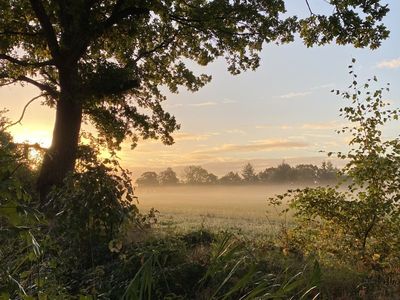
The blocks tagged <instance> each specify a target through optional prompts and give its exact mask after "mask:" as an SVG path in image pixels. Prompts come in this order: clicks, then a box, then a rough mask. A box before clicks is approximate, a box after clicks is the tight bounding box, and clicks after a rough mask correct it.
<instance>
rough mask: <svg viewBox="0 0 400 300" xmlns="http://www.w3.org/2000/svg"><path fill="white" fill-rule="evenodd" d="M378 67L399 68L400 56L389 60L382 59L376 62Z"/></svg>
mask: <svg viewBox="0 0 400 300" xmlns="http://www.w3.org/2000/svg"><path fill="white" fill-rule="evenodd" d="M378 68H381V69H397V68H400V57H399V58H396V59H391V60H384V61H381V62H380V63H378Z"/></svg>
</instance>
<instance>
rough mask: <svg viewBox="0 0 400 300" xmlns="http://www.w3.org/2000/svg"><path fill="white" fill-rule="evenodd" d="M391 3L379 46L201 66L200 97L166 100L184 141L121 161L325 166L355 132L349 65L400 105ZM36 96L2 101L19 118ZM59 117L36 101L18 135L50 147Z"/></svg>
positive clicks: (397, 23) (2, 96) (10, 94)
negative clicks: (348, 99) (235, 70)
mask: <svg viewBox="0 0 400 300" xmlns="http://www.w3.org/2000/svg"><path fill="white" fill-rule="evenodd" d="M300 2H301V7H300V6H299V7H296V6H293V7H289V11H290V10H293V11H295V10H296V11H302V9H303V6H304V3H303V2H302V1H300ZM321 2H322V1H316V0H315V1H310V3H311V4H313V5H314V8H315V9H316V10H317V9H324V8H325V7H324V6H319V5H318V4H317V3H321ZM389 3H390V9H391V12H390V13H389V16H388V17H387V18H386V20H385V23H386V25H387V26H388V27H389V29H390V30H391V35H390V38H389V39H388V40H386V41H384V42H383V44H382V46H381V48H379V49H378V50H375V51H372V50H370V49H355V48H353V47H352V46H346V47H343V46H335V45H331V46H325V47H315V48H311V49H307V48H306V47H305V46H303V45H302V42H301V41H297V42H295V43H292V44H290V45H285V46H275V45H266V46H265V48H264V50H263V52H262V54H261V57H262V60H261V67H260V68H259V69H258V70H257V71H255V72H251V71H248V72H246V73H243V74H241V75H239V76H231V75H230V74H229V73H228V72H227V71H226V64H225V63H224V61H223V60H219V61H217V62H216V63H214V64H212V65H209V66H207V67H205V68H200V67H197V66H195V67H194V69H195V70H196V71H197V72H203V73H208V74H211V75H212V76H213V80H212V82H211V83H210V84H208V85H207V86H206V87H204V88H203V89H201V90H200V91H199V92H197V93H190V92H187V91H185V90H181V92H180V93H179V94H178V95H176V94H168V93H167V96H168V100H167V101H166V102H165V103H164V107H165V109H166V110H167V111H169V112H171V113H172V114H174V115H175V116H176V118H177V120H178V122H179V123H180V124H181V126H182V127H181V130H180V131H179V132H177V133H176V134H175V141H176V143H175V144H174V145H173V146H164V145H162V144H161V142H160V141H142V142H140V143H139V146H138V147H137V148H136V149H135V150H134V151H130V150H128V149H129V147H128V146H126V147H124V149H123V151H122V152H121V153H119V156H120V157H121V158H122V162H123V165H124V166H125V167H128V168H129V169H131V170H132V171H133V172H134V174H140V172H142V171H143V170H160V169H164V168H165V167H168V166H171V167H175V168H176V169H178V170H179V168H180V167H182V166H186V165H190V164H196V165H203V166H205V167H206V168H207V169H209V170H210V171H213V172H215V173H216V174H217V175H222V174H224V173H226V172H227V171H228V170H239V169H240V167H241V166H242V165H243V164H244V163H246V162H248V161H250V162H252V163H254V165H255V167H256V169H262V168H264V167H266V166H269V165H276V164H277V163H279V162H281V161H282V160H286V161H288V162H292V163H300V162H314V163H320V162H321V161H322V160H323V159H325V157H326V154H324V153H321V152H320V150H327V151H337V150H342V149H343V148H344V147H345V145H346V141H347V138H346V137H345V136H340V135H337V134H336V133H335V132H334V130H335V129H339V128H340V127H341V126H342V125H343V123H344V120H343V119H341V118H340V117H339V112H338V110H339V108H340V107H341V106H343V105H344V104H345V102H344V100H342V99H341V98H339V97H337V96H334V95H333V94H331V93H330V90H332V89H335V88H339V89H343V88H345V87H346V86H348V85H349V83H350V78H349V76H348V75H347V72H348V69H347V66H348V65H349V63H350V62H351V58H352V57H355V58H356V59H357V64H356V70H357V72H358V74H359V75H360V77H361V79H362V78H364V79H365V78H367V77H368V76H373V75H377V77H378V79H379V80H380V83H381V84H382V85H383V84H384V83H386V82H390V83H391V91H390V93H388V94H387V95H386V99H387V100H388V101H390V102H391V103H392V105H393V106H397V107H398V106H400V86H399V83H400V3H399V1H396V0H393V1H389ZM297 5H300V3H299V4H297ZM37 94H38V91H37V90H36V89H35V88H33V87H29V86H25V87H19V86H13V87H3V88H1V89H0V107H5V108H7V109H9V113H8V114H7V116H8V117H9V118H10V119H11V120H16V119H18V118H19V116H20V114H21V111H22V108H23V106H24V105H25V103H26V102H27V101H28V100H29V99H30V98H32V97H33V96H35V95H37ZM53 123H54V111H53V110H50V109H49V108H47V107H44V106H41V105H40V104H39V102H38V103H35V104H33V105H31V106H30V107H29V109H28V111H27V113H26V115H25V118H24V120H23V121H22V124H21V125H16V126H14V127H12V129H11V131H12V133H13V134H14V136H15V139H16V140H17V141H24V140H27V141H29V142H31V143H34V142H38V143H40V144H42V145H43V146H48V145H49V144H50V142H51V133H52V127H53ZM399 125H400V124H396V125H393V126H391V127H390V129H389V130H388V131H387V132H386V135H387V136H389V137H394V136H396V135H398V133H399V128H400V127H399Z"/></svg>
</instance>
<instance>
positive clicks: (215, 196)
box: [136, 185, 298, 235]
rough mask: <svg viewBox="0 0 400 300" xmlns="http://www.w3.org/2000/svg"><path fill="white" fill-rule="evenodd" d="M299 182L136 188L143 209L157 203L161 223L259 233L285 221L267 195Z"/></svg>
mask: <svg viewBox="0 0 400 300" xmlns="http://www.w3.org/2000/svg"><path fill="white" fill-rule="evenodd" d="M295 187H298V186H289V185H264V186H258V185H255V186H254V185H253V186H205V187H202V186H178V187H147V188H141V189H138V190H137V191H136V195H137V196H138V197H139V209H140V210H141V211H142V212H145V211H147V210H149V209H150V208H152V207H154V208H155V209H157V210H158V211H159V212H160V214H159V226H160V227H162V228H164V229H168V228H170V229H171V230H174V231H176V230H178V231H187V230H190V229H194V228H198V227H200V226H204V227H205V228H210V229H212V230H223V229H231V230H235V231H236V230H239V231H242V232H243V233H244V234H251V235H253V234H254V235H259V234H262V233H263V232H267V231H271V230H273V229H275V228H276V227H277V226H279V224H282V222H285V220H284V218H282V217H279V216H278V212H276V211H274V210H273V208H271V207H268V205H267V198H268V197H271V196H274V195H275V194H280V193H283V192H285V191H286V190H287V189H289V188H295Z"/></svg>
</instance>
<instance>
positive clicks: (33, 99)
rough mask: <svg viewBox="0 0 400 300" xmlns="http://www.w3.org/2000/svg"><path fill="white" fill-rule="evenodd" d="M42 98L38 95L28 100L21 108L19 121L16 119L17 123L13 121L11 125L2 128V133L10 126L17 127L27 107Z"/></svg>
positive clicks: (41, 95)
mask: <svg viewBox="0 0 400 300" xmlns="http://www.w3.org/2000/svg"><path fill="white" fill-rule="evenodd" d="M43 96H45V94H40V95H38V96H36V97H33V98H32V99H31V100H29V101H28V102H27V103H26V104H25V106H24V108H23V110H22V113H21V116H20V117H19V119H18V120H17V121H15V122H14V123H11V124H8V125H7V126H4V128H3V129H2V131H5V130H6V129H7V128H10V127H11V126H14V125H17V124H18V123H21V121H22V119H23V118H24V115H25V112H26V109H27V108H28V106H29V105H30V104H31V103H32V102H33V101H35V100H36V99H39V98H41V97H43Z"/></svg>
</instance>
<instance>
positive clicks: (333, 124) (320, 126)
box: [256, 121, 347, 130]
mask: <svg viewBox="0 0 400 300" xmlns="http://www.w3.org/2000/svg"><path fill="white" fill-rule="evenodd" d="M346 125H347V124H345V123H339V122H338V121H329V122H324V123H305V124H295V125H289V124H282V125H256V129H282V130H289V129H306V130H330V129H332V130H334V129H339V128H341V127H343V126H346Z"/></svg>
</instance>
